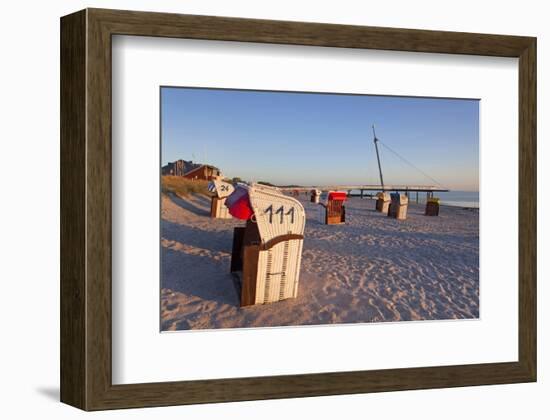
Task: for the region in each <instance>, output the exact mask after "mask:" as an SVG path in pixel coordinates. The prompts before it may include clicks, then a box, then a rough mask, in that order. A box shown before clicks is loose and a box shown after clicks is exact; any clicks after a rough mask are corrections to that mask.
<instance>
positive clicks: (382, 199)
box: [376, 192, 391, 214]
mask: <svg viewBox="0 0 550 420" xmlns="http://www.w3.org/2000/svg"><path fill="white" fill-rule="evenodd" d="M376 197H377V199H376V211H379V212H381V213H384V214H388V210H389V208H390V201H391V199H390V195H389V194H388V193H387V192H379V193H378V194H376Z"/></svg>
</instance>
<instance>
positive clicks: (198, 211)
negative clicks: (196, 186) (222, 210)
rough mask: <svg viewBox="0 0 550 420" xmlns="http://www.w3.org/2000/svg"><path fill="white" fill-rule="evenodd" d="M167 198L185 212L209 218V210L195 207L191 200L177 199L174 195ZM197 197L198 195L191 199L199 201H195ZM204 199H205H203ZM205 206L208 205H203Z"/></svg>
mask: <svg viewBox="0 0 550 420" xmlns="http://www.w3.org/2000/svg"><path fill="white" fill-rule="evenodd" d="M168 197H169V198H170V200H172V202H173V203H174V204H175V205H177V206H179V207H181V208H182V209H184V210H187V211H189V212H191V213H193V214H195V215H197V216H209V215H210V209H209V208H208V209H205V208H204V207H199V206H197V205H196V204H195V203H192V202H191V200H188V199H183V198H180V197H178V196H177V195H175V194H169V195H168ZM197 197H199V196H198V195H195V196H193V198H194V199H195V201H199V202H200V201H201V200H200V199H199V200H197V199H196V198H197ZM205 199H206V197H205ZM199 204H202V203H199ZM205 205H208V206H209V204H208V203H207V204H205Z"/></svg>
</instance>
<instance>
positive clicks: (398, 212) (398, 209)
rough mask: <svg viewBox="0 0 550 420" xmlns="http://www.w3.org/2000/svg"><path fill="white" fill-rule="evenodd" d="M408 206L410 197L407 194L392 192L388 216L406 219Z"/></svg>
mask: <svg viewBox="0 0 550 420" xmlns="http://www.w3.org/2000/svg"><path fill="white" fill-rule="evenodd" d="M408 206H409V198H408V197H407V196H406V195H405V194H399V193H392V194H391V203H390V208H389V211H388V216H389V217H393V218H395V219H398V220H405V219H406V218H407V207H408Z"/></svg>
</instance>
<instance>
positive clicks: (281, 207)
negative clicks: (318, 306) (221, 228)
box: [228, 184, 306, 306]
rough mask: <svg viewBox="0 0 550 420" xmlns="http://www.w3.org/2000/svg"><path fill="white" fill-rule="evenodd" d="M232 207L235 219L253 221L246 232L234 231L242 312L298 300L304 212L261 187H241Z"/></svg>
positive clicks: (293, 201) (233, 260) (276, 191)
mask: <svg viewBox="0 0 550 420" xmlns="http://www.w3.org/2000/svg"><path fill="white" fill-rule="evenodd" d="M242 190H247V193H246V192H243V191H242ZM235 197H236V198H237V199H236V200H235V199H234V198H235ZM228 206H230V207H229V210H230V212H231V214H232V215H233V216H236V217H238V218H240V219H246V220H247V222H246V226H245V227H237V228H235V230H234V233H233V250H232V255H231V272H232V273H234V274H236V277H237V290H238V293H239V294H240V298H241V306H249V305H258V304H265V303H271V302H277V301H280V300H284V299H288V298H294V297H296V296H297V294H298V281H299V277H300V265H301V261H302V247H303V243H304V227H305V222H306V215H305V211H304V208H303V206H302V205H301V204H300V202H299V201H298V200H296V199H294V198H292V197H289V196H286V195H284V194H282V193H281V191H280V190H279V189H277V188H273V187H267V186H264V185H258V184H253V185H252V186H241V187H239V186H238V187H237V190H236V191H235V195H234V196H233V197H229V198H228ZM239 289H240V290H239Z"/></svg>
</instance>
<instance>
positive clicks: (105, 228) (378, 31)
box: [61, 9, 537, 410]
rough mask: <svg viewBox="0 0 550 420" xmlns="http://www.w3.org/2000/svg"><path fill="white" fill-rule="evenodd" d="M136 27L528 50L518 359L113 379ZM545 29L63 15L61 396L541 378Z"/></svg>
mask: <svg viewBox="0 0 550 420" xmlns="http://www.w3.org/2000/svg"><path fill="white" fill-rule="evenodd" d="M118 34H120V35H138V36H155V37H172V38H192V39H203V40H225V41H242V42H259V43H276V44H295V45H306V46H326V47H343V48H363V49H378V50H393V51H412V52H428V53H446V54H471V55H484V56H498V57H517V58H519V80H518V83H519V104H518V112H519V132H518V139H519V143H518V147H519V174H518V176H519V203H520V205H519V232H518V241H519V272H518V281H519V314H518V316H519V331H518V338H519V339H518V343H519V349H518V354H519V360H518V361H516V362H509V363H486V364H471V365H456V366H436V367H422V368H407V369H384V370H368V371H351V372H338V373H320V374H297V375H287V376H270V377H252V378H239V379H215V380H198V381H180V382H163V383H144V384H128V385H113V384H112V380H111V378H112V377H111V371H112V366H111V363H112V356H111V313H112V302H111V223H112V218H111V165H112V161H111V118H112V117H111V40H112V36H113V35H118ZM536 344H537V343H536V38H531V37H523V36H504V35H485V34H472V33H457V32H439V31H426V30H410V29H392V28H378V27H361V26H343V25H333V24H319V23H300V22H280V21H267V20H254V19H237V18H223V17H210V16H192V15H177V14H164V13H146V12H130V11H117V10H103V9H86V10H82V11H80V12H77V13H74V14H71V15H68V16H65V17H63V18H62V19H61V401H63V402H65V403H67V404H70V405H73V406H75V407H79V408H81V409H84V410H102V409H115V408H127V407H146V406H165V405H177V404H193V403H206V402H223V401H240V400H258V399H267V398H287V397H307V396H316V395H334V394H351V393H365V392H381V391H395V390H407V389H427V388H441V387H458V386H471V385H488V384H504V383H518V382H531V381H536Z"/></svg>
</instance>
